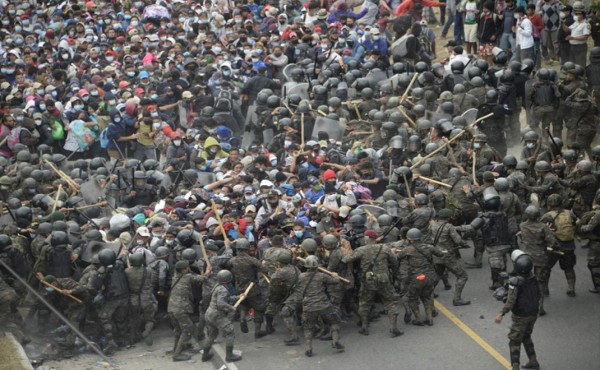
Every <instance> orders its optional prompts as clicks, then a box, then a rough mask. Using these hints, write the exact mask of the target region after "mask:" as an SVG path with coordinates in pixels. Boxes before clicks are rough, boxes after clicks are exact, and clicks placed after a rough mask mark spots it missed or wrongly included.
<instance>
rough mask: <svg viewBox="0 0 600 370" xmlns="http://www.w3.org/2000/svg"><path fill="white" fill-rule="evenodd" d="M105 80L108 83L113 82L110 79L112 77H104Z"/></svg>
mask: <svg viewBox="0 0 600 370" xmlns="http://www.w3.org/2000/svg"><path fill="white" fill-rule="evenodd" d="M111 58H112V57H111ZM106 82H108V83H112V82H113V79H112V77H106Z"/></svg>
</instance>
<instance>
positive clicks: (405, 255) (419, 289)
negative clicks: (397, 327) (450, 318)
mask: <svg viewBox="0 0 600 370" xmlns="http://www.w3.org/2000/svg"><path fill="white" fill-rule="evenodd" d="M443 255H444V253H442V252H441V251H440V250H439V249H438V248H436V247H434V246H432V245H428V244H424V243H420V242H419V243H416V244H412V243H411V244H409V245H407V246H406V247H405V248H404V249H402V250H401V251H400V252H399V253H398V259H400V260H402V259H406V260H407V262H408V276H409V279H410V280H409V287H408V305H409V306H410V309H411V311H412V313H413V315H414V318H415V319H414V321H413V324H416V325H422V324H423V321H422V319H421V312H420V310H419V300H420V301H421V302H422V303H423V306H424V307H425V316H426V321H427V323H429V324H430V325H431V324H433V318H432V311H433V289H434V286H435V281H436V280H437V279H438V276H437V274H436V273H435V269H434V267H433V256H438V257H442V256H443Z"/></svg>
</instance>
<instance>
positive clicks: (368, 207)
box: [356, 204, 387, 217]
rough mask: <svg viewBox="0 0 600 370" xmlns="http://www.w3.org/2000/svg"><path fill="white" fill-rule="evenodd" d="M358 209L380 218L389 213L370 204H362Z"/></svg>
mask: <svg viewBox="0 0 600 370" xmlns="http://www.w3.org/2000/svg"><path fill="white" fill-rule="evenodd" d="M356 208H357V209H363V210H364V211H365V212H367V211H368V212H367V213H371V214H372V215H373V216H375V217H379V216H381V215H383V214H387V211H386V210H385V209H384V208H382V207H378V206H373V205H370V204H362V205H360V206H358V207H356Z"/></svg>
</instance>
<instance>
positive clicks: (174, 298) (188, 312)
mask: <svg viewBox="0 0 600 370" xmlns="http://www.w3.org/2000/svg"><path fill="white" fill-rule="evenodd" d="M205 279H206V278H205V277H204V276H200V275H196V274H193V273H186V274H178V275H175V276H174V277H173V285H172V286H171V295H170V297H169V306H168V309H167V312H168V313H169V317H170V319H171V323H172V324H173V328H174V331H175V344H174V346H173V356H174V357H175V356H177V355H180V354H181V352H182V351H183V348H184V347H185V346H186V345H187V344H188V343H189V342H190V340H191V339H192V337H195V334H196V326H195V325H194V323H193V322H192V315H193V314H194V307H193V304H192V288H193V286H194V285H196V286H199V285H200V284H202V282H204V280H205Z"/></svg>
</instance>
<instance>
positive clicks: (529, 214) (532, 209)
mask: <svg viewBox="0 0 600 370" xmlns="http://www.w3.org/2000/svg"><path fill="white" fill-rule="evenodd" d="M524 215H525V218H527V219H528V220H530V221H536V220H537V219H538V218H539V217H540V209H539V208H538V207H536V206H533V205H531V206H527V208H525V211H524Z"/></svg>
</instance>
